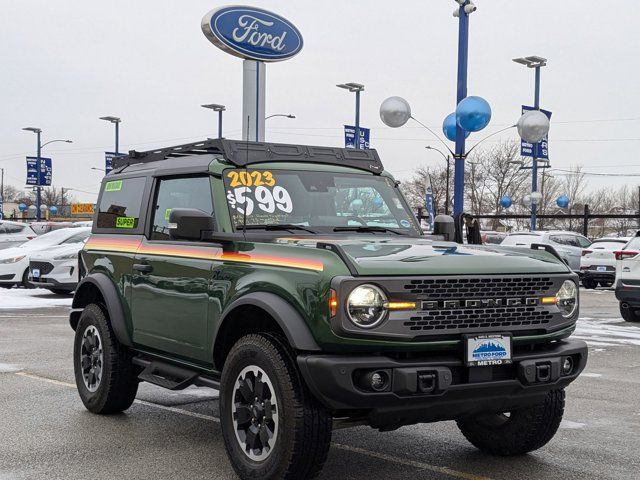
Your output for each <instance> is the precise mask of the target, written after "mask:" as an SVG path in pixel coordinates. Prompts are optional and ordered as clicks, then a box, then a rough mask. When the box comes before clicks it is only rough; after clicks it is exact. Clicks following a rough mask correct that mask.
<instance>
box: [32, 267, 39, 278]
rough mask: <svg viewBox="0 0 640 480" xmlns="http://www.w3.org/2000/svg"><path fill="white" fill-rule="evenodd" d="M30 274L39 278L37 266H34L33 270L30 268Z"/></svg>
mask: <svg viewBox="0 0 640 480" xmlns="http://www.w3.org/2000/svg"><path fill="white" fill-rule="evenodd" d="M31 276H32V277H33V278H40V270H39V269H37V268H34V269H33V270H31Z"/></svg>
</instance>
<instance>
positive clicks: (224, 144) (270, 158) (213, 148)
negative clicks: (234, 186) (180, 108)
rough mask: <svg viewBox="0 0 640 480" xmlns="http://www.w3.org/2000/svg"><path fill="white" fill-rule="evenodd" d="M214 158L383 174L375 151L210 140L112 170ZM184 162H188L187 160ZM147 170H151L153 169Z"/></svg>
mask: <svg viewBox="0 0 640 480" xmlns="http://www.w3.org/2000/svg"><path fill="white" fill-rule="evenodd" d="M211 154H216V155H222V156H223V158H224V159H225V160H226V161H228V162H229V163H231V164H233V165H235V166H237V167H245V166H249V165H255V164H259V163H266V162H298V163H325V164H331V165H340V166H343V167H352V168H358V169H360V170H366V171H368V172H372V173H375V174H380V173H382V171H383V170H384V167H383V166H382V162H381V161H380V157H379V156H378V152H377V151H376V150H373V149H367V150H356V149H354V148H336V147H320V146H310V145H291V144H285V143H267V142H246V141H242V140H226V139H208V140H205V141H203V142H194V143H187V144H184V145H176V146H174V147H166V148H159V149H155V150H149V151H146V152H138V151H136V150H130V151H129V154H128V155H123V156H121V157H118V158H115V159H114V160H113V169H114V170H118V169H120V168H122V167H126V166H129V165H136V164H148V163H150V162H159V161H162V160H168V159H173V158H175V159H177V158H184V157H190V158H189V161H188V163H189V164H193V163H198V160H196V159H197V157H198V156H202V157H201V160H200V161H201V162H202V164H203V165H208V164H209V162H210V161H211V158H210V157H208V155H211ZM194 157H196V158H194ZM185 160H187V159H186V158H185ZM148 166H149V167H152V166H153V165H148ZM172 166H173V167H180V163H175V162H172ZM114 173H115V172H114Z"/></svg>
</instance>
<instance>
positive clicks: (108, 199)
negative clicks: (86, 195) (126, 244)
mask: <svg viewBox="0 0 640 480" xmlns="http://www.w3.org/2000/svg"><path fill="white" fill-rule="evenodd" d="M145 182H146V178H145V177H135V178H122V179H119V180H109V181H107V182H106V183H105V184H104V188H103V191H102V197H101V198H100V205H98V216H97V224H96V227H97V228H98V229H100V228H108V229H112V228H113V229H118V230H121V233H127V231H128V230H134V229H136V228H138V221H139V220H140V208H141V204H142V196H143V194H144V186H145Z"/></svg>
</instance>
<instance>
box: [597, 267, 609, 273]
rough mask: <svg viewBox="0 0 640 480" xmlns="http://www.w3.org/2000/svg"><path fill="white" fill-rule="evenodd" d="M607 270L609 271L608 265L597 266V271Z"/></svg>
mask: <svg viewBox="0 0 640 480" xmlns="http://www.w3.org/2000/svg"><path fill="white" fill-rule="evenodd" d="M606 271H607V267H604V266H598V267H596V272H606Z"/></svg>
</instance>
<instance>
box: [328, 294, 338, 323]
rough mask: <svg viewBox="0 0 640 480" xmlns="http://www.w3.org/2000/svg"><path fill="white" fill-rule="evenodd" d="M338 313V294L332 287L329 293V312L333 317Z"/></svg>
mask: <svg viewBox="0 0 640 480" xmlns="http://www.w3.org/2000/svg"><path fill="white" fill-rule="evenodd" d="M337 313H338V294H337V293H336V291H335V290H334V289H333V288H332V289H331V293H330V294H329V314H330V315H331V316H332V317H335V316H336V314H337Z"/></svg>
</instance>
